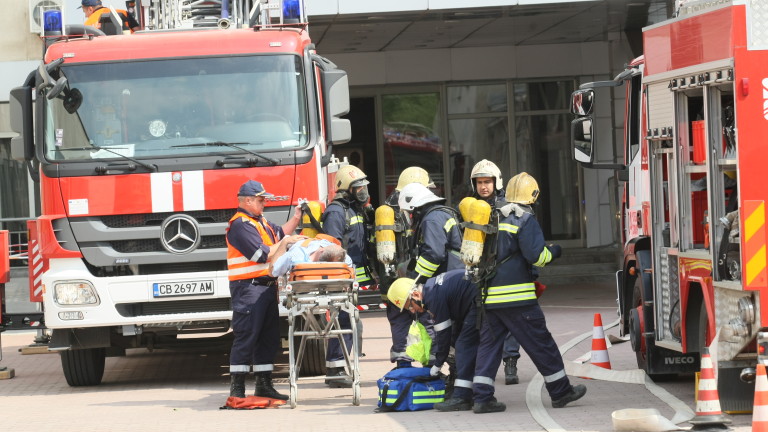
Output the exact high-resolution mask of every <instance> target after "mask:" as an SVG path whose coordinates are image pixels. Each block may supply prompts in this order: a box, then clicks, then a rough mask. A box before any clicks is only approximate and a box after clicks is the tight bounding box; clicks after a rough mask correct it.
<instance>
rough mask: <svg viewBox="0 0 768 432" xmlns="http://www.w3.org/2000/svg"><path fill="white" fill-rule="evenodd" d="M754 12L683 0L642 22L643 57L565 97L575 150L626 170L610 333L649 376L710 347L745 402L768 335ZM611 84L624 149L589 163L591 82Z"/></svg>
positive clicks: (750, 5) (743, 406)
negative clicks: (618, 96) (625, 341)
mask: <svg viewBox="0 0 768 432" xmlns="http://www.w3.org/2000/svg"><path fill="white" fill-rule="evenodd" d="M766 18H768V8H765V7H764V6H762V5H760V4H759V2H749V1H736V0H734V1H699V2H688V3H685V4H684V5H683V6H682V7H681V8H680V10H679V11H678V14H677V16H676V17H675V18H673V19H670V20H667V21H664V22H662V23H659V24H656V25H653V26H650V27H647V28H645V29H644V30H643V42H644V56H643V57H640V58H638V59H636V60H634V61H633V62H631V63H630V64H629V65H628V66H627V67H626V69H625V70H624V71H623V72H622V73H620V74H619V75H618V76H617V77H616V78H615V79H614V80H613V81H608V82H595V83H588V84H584V85H582V86H581V89H580V90H577V91H576V92H574V94H573V100H572V102H573V112H574V114H576V115H577V118H576V119H575V120H574V121H573V124H572V138H573V151H574V158H575V159H576V160H577V161H579V162H581V163H582V164H583V165H584V166H585V167H590V168H610V169H616V170H617V175H618V177H619V179H620V180H623V181H625V182H626V183H624V187H623V199H622V204H623V205H622V209H621V221H622V226H623V238H622V240H623V243H624V264H623V266H622V268H621V269H620V270H619V271H618V272H617V277H616V282H617V291H618V305H619V315H620V317H621V324H620V328H621V332H622V333H623V334H627V333H628V334H629V335H630V339H631V341H632V344H631V345H632V348H633V350H634V351H635V352H636V354H637V363H638V366H639V367H640V368H641V369H644V370H645V371H646V372H647V373H648V374H649V375H650V376H651V377H661V376H665V375H670V374H678V373H682V372H694V371H697V370H698V369H699V361H700V353H701V352H702V348H703V347H709V350H710V354H711V355H712V357H713V360H715V362H716V364H717V367H718V370H719V373H718V381H719V383H720V385H719V393H720V398H721V403H722V405H723V409H724V410H747V411H748V410H751V407H752V395H753V390H751V389H752V388H753V386H754V376H755V365H756V364H757V362H758V361H759V362H762V363H766V353H765V347H766V346H767V345H768V332H766V328H765V327H766V326H768V273H767V269H766V241H768V238H767V237H766V229H765V220H766V210H765V204H766V202H767V201H768V188H766V187H765V181H766V178H768V177H766V174H765V173H766V166H765V164H766V161H768V157H766V154H765V150H766V145H765V137H766V136H768V71H767V70H766V69H765V65H766V64H768V38H766V35H768V32H766V30H768V21H766ZM622 85H624V86H625V87H626V107H625V108H626V109H625V123H624V133H623V135H624V145H623V149H624V160H623V163H622V164H607V163H602V164H601V163H597V162H596V161H597V160H600V159H598V156H599V155H597V154H596V151H595V149H596V148H597V147H598V143H597V139H596V136H604V135H606V134H604V133H601V132H600V129H601V127H609V126H608V125H604V124H597V123H596V122H595V121H596V119H597V116H596V115H595V109H598V110H599V109H600V107H597V106H596V104H595V103H594V102H595V98H594V95H595V90H594V89H596V88H600V87H608V88H616V87H619V86H622ZM608 134H612V131H611V130H610V129H609V130H608ZM604 148H605V149H608V146H605V147H604ZM602 156H603V158H605V157H608V156H606V155H602ZM602 160H605V159H602Z"/></svg>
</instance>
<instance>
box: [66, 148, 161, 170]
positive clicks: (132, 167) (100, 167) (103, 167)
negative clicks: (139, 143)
mask: <svg viewBox="0 0 768 432" xmlns="http://www.w3.org/2000/svg"><path fill="white" fill-rule="evenodd" d="M70 150H96V151H98V150H106V151H107V152H108V153H112V154H113V155H117V156H120V157H121V158H123V159H126V160H129V161H131V162H133V163H135V164H138V165H141V166H143V167H144V168H146V169H148V170H150V171H157V170H158V168H157V165H155V164H148V163H145V162H142V161H140V160H138V159H134V158H132V157H130V156H126V155H124V154H120V153H118V152H116V151H114V150H112V149H110V148H108V147H97V146H92V147H69V148H65V149H58V150H57V151H70ZM107 170H109V165H107V166H103V165H99V166H97V167H96V172H97V173H100V174H104V173H106V172H107ZM128 170H130V171H134V170H136V166H135V165H131V164H128Z"/></svg>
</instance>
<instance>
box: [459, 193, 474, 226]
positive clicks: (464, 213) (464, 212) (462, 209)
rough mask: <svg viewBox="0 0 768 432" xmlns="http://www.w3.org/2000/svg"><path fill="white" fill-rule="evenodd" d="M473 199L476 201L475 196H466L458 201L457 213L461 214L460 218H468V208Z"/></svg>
mask: <svg viewBox="0 0 768 432" xmlns="http://www.w3.org/2000/svg"><path fill="white" fill-rule="evenodd" d="M475 201H477V198H473V197H466V198H464V199H463V200H461V201H460V202H459V214H460V215H461V220H465V221H468V220H469V208H470V207H471V206H472V203H473V202H475Z"/></svg>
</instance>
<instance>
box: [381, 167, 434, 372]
mask: <svg viewBox="0 0 768 432" xmlns="http://www.w3.org/2000/svg"><path fill="white" fill-rule="evenodd" d="M411 183H418V184H421V185H424V186H426V187H428V188H434V187H435V184H434V183H433V182H432V180H431V179H430V178H429V173H428V172H427V171H426V170H425V169H424V168H421V167H417V166H412V167H408V168H406V169H404V170H403V172H401V173H400V176H399V177H398V179H397V185H396V186H395V190H394V191H392V193H391V194H390V195H389V196H388V197H387V199H386V200H384V203H385V204H386V205H388V206H390V207H392V210H394V211H395V220H396V222H397V221H400V225H402V226H403V232H401V233H396V234H395V236H396V238H397V240H396V242H397V246H396V247H397V260H398V263H399V264H398V268H397V269H395V272H396V273H400V272H402V273H403V274H402V275H404V272H405V268H407V264H408V261H410V251H409V246H408V244H407V243H408V240H409V235H410V234H411V233H410V228H407V229H406V226H405V225H406V224H405V223H404V222H403V220H402V219H403V214H402V213H401V212H400V205H399V202H398V200H399V199H400V191H401V190H403V189H404V188H405V187H406V186H408V185H409V184H411ZM378 270H379V271H378V274H379V278H380V280H379V289H380V291H381V297H382V299H383V300H385V301H386V304H387V320H388V321H389V328H390V330H391V333H392V347H391V348H390V350H389V361H391V362H393V363H396V364H397V367H409V366H411V362H413V359H412V358H411V357H410V356H409V355H408V354H407V353H406V352H405V348H406V344H407V340H408V329H409V328H410V326H411V322H412V321H413V317H411V315H410V314H409V313H404V312H402V308H398V307H394V306H393V305H392V303H391V302H390V301H388V298H387V290H388V289H389V285H390V283H392V281H393V280H394V278H396V277H397V276H398V274H393V275H387V274H386V272H385V271H384V269H383V267H382V268H380V269H378Z"/></svg>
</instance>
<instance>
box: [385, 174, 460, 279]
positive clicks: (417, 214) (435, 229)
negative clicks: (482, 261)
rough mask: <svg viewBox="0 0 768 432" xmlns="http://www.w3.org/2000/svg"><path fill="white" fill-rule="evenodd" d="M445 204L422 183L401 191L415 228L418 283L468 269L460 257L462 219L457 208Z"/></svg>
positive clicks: (401, 200) (401, 202) (402, 203)
mask: <svg viewBox="0 0 768 432" xmlns="http://www.w3.org/2000/svg"><path fill="white" fill-rule="evenodd" d="M444 202H445V198H441V197H439V196H437V195H435V194H434V193H433V192H432V191H430V190H429V189H428V188H427V187H426V186H424V185H421V184H418V183H411V184H409V185H407V186H405V187H404V188H403V190H402V191H400V198H399V200H398V203H399V205H400V210H401V211H404V212H405V213H406V214H407V215H408V220H410V223H411V224H412V226H413V236H412V237H411V244H412V245H413V249H414V250H415V252H416V264H415V267H414V271H415V272H416V274H417V275H418V276H417V280H422V281H423V280H426V279H429V278H431V277H433V276H436V275H439V274H440V273H443V272H446V271H448V270H454V269H458V268H461V269H463V268H464V264H463V263H462V262H461V257H460V255H459V251H460V249H461V231H460V230H459V222H458V219H459V218H458V215H457V212H456V210H455V209H452V208H450V207H447V206H445V205H442V203H444Z"/></svg>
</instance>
